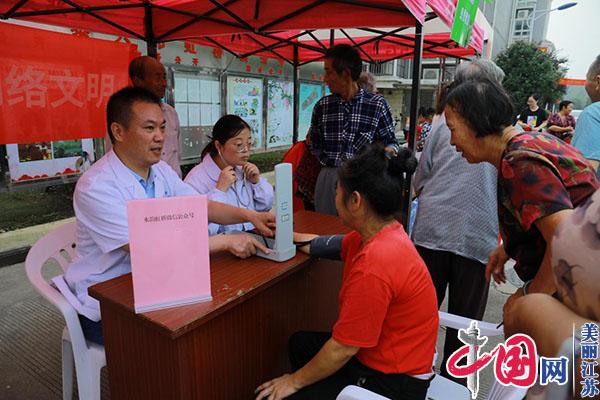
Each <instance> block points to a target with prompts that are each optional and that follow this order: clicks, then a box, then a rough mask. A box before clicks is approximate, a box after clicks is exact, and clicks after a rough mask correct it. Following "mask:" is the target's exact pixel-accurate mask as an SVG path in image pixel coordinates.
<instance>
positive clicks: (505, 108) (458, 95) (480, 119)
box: [444, 78, 513, 137]
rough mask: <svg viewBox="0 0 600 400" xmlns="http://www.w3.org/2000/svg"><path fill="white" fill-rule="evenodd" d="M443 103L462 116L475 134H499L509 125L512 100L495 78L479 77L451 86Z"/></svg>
mask: <svg viewBox="0 0 600 400" xmlns="http://www.w3.org/2000/svg"><path fill="white" fill-rule="evenodd" d="M446 106H449V107H451V108H452V109H453V110H454V111H455V112H456V113H458V114H459V115H460V116H461V117H462V118H464V119H465V120H466V121H467V123H468V124H469V125H470V126H471V128H472V129H473V130H474V131H475V135H476V136H477V137H483V136H487V135H500V134H501V133H502V131H503V130H504V128H506V127H507V126H510V125H512V120H513V104H512V101H511V99H510V96H509V95H508V93H506V91H505V90H504V88H503V87H502V85H500V83H498V82H497V81H495V80H491V79H488V78H483V79H481V80H478V81H466V82H463V83H461V84H459V85H456V86H455V87H451V88H450V90H449V91H448V95H447V96H446V99H445V101H444V107H446Z"/></svg>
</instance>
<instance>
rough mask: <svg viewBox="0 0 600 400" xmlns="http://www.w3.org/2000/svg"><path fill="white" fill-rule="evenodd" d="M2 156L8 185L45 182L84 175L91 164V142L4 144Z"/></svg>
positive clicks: (92, 150) (92, 148) (62, 141)
mask: <svg viewBox="0 0 600 400" xmlns="http://www.w3.org/2000/svg"><path fill="white" fill-rule="evenodd" d="M6 153H7V156H8V169H9V172H10V178H11V181H13V182H23V181H29V180H35V179H47V178H53V177H57V176H61V175H73V174H80V173H83V172H85V171H86V170H87V169H88V168H89V167H90V166H91V164H92V163H93V161H94V160H93V157H94V141H93V140H92V139H77V140H59V141H54V142H36V143H20V144H7V145H6Z"/></svg>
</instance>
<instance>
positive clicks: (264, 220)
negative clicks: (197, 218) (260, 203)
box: [208, 201, 275, 236]
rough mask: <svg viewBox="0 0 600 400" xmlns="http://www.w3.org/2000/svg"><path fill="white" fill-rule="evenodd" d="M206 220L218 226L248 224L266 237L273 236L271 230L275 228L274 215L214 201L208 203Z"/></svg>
mask: <svg viewBox="0 0 600 400" xmlns="http://www.w3.org/2000/svg"><path fill="white" fill-rule="evenodd" d="M208 220H209V221H210V222H214V223H217V224H219V225H231V224H240V223H243V222H250V223H252V225H254V227H255V228H256V230H258V231H259V232H260V233H262V234H263V235H266V236H273V230H272V229H273V228H275V214H273V213H271V212H257V211H254V210H249V209H247V208H238V207H233V206H230V205H229V204H225V203H219V202H216V201H209V202H208Z"/></svg>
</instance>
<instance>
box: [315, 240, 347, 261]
mask: <svg viewBox="0 0 600 400" xmlns="http://www.w3.org/2000/svg"><path fill="white" fill-rule="evenodd" d="M342 239H344V235H329V236H317V237H316V238H314V239H313V240H311V241H310V256H311V257H319V258H328V259H330V260H341V259H342Z"/></svg>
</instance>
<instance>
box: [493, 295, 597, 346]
mask: <svg viewBox="0 0 600 400" xmlns="http://www.w3.org/2000/svg"><path fill="white" fill-rule="evenodd" d="M503 320H504V335H505V336H506V337H509V336H511V335H514V334H515V333H525V334H527V335H529V336H531V337H532V338H533V340H534V341H535V344H536V346H537V350H538V353H539V354H540V355H542V356H545V357H555V356H556V355H557V354H558V352H559V350H560V346H561V345H562V343H563V342H564V341H565V340H566V339H567V338H569V337H571V336H572V334H573V324H575V327H576V329H577V327H581V325H583V324H584V323H585V322H589V321H586V320H585V319H584V318H582V317H580V316H579V315H577V314H575V313H574V312H573V311H571V310H570V309H568V308H567V307H566V306H565V305H564V304H562V303H561V302H560V301H558V300H556V299H555V298H554V297H552V296H549V295H547V294H541V293H534V294H531V295H528V296H524V297H521V298H519V299H517V300H515V302H514V303H513V304H512V307H510V308H505V309H504V318H503Z"/></svg>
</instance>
